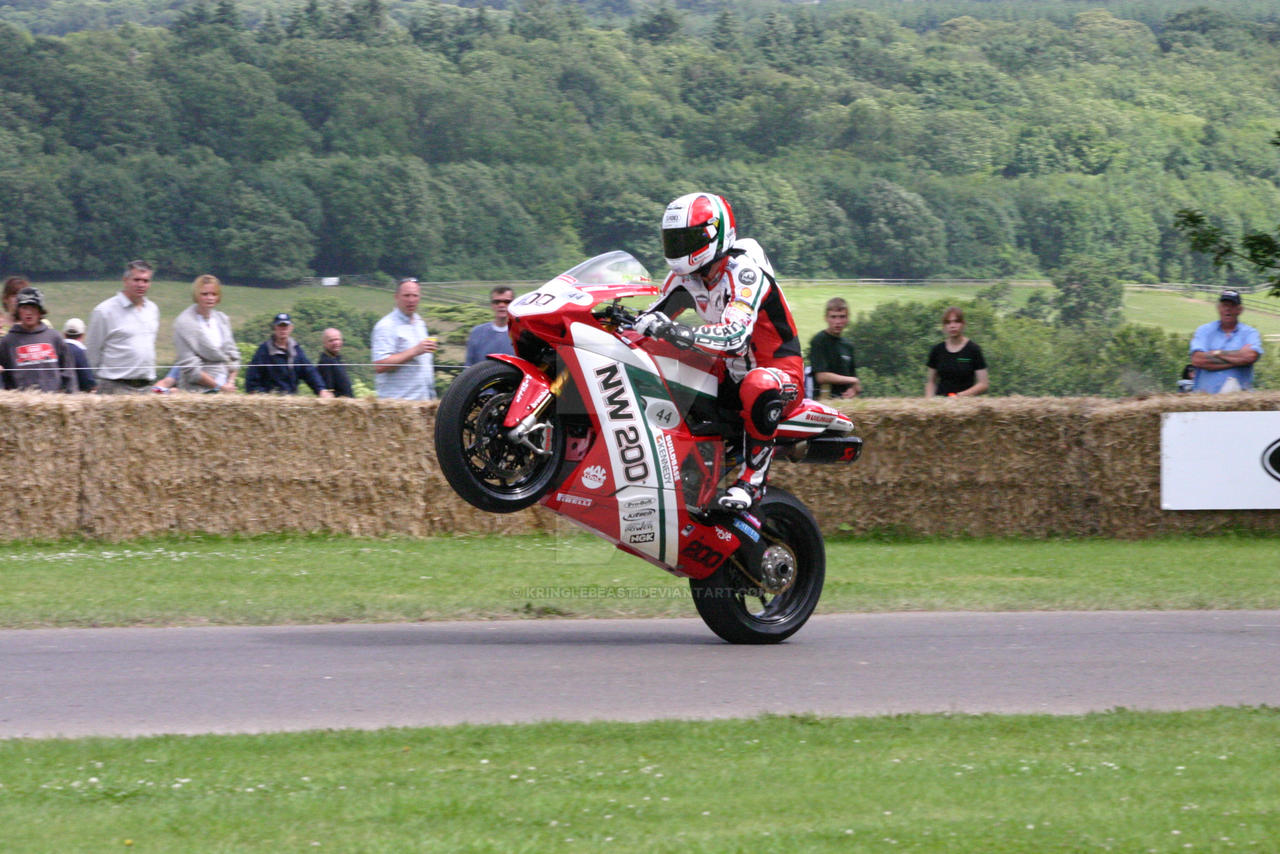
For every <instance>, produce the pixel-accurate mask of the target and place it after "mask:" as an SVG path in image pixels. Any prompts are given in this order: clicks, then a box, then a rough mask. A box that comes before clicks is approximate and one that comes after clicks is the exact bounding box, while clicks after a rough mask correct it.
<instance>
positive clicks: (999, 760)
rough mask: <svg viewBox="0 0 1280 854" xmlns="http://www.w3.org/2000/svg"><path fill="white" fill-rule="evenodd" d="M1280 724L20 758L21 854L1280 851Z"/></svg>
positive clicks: (694, 728) (364, 745)
mask: <svg viewBox="0 0 1280 854" xmlns="http://www.w3.org/2000/svg"><path fill="white" fill-rule="evenodd" d="M1278 762H1280V711H1277V710H1276V709H1265V708H1264V709H1217V710H1210V711H1201V712H1183V713H1150V714H1136V713H1131V712H1126V711H1115V712H1110V713H1105V714H1093V715H1086V716H1081V717H1026V716H1013V717H998V716H939V715H932V716H923V715H907V716H898V717H890V718H872V719H814V718H806V717H762V718H757V719H752V720H739V721H700V722H687V721H664V722H654V723H642V724H621V723H618V724H613V723H611V724H560V723H548V724H536V725H522V726H505V727H494V726H464V727H451V728H441V729H403V730H401V729H396V730H382V731H379V732H352V731H338V732H313V733H295V734H278V735H259V736H200V737H175V736H168V737H161V738H145V739H137V740H124V739H86V740H80V741H9V742H0V827H3V828H4V848H5V850H6V851H14V852H31V854H36V852H50V854H55V853H56V854H67V852H81V851H84V852H90V851H92V852H101V851H113V850H114V851H118V850H127V851H163V852H173V851H182V852H186V854H199V853H200V852H226V851H237V852H244V851H271V852H302V851H343V852H348V851H359V852H404V851H414V852H462V851H468V852H469V851H484V852H514V851H532V852H538V851H590V852H596V851H617V852H631V851H634V852H680V854H684V852H736V851H742V852H746V851H751V852H787V853H788V854H790V852H796V851H806V852H808V851H858V852H861V851H945V852H975V854H992V852H1036V854H1039V852H1048V851H1094V850H1097V851H1108V850H1109V851H1126V852H1185V851H1188V850H1190V851H1237V850H1241V851H1274V850H1276V849H1275V844H1276V840H1277V839H1280V811H1278V810H1277V808H1276V804H1278V803H1280V775H1277V774H1276V773H1275V768H1276V765H1277V763H1278Z"/></svg>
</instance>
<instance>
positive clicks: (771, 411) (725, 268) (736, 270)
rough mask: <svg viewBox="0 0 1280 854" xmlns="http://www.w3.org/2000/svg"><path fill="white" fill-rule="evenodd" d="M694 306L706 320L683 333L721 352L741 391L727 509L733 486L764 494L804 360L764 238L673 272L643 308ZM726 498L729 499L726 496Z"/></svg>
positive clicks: (672, 310)
mask: <svg viewBox="0 0 1280 854" xmlns="http://www.w3.org/2000/svg"><path fill="white" fill-rule="evenodd" d="M686 309H692V310H693V311H694V312H695V313H696V314H697V315H698V317H699V319H700V320H701V321H702V323H701V324H700V325H695V326H693V327H692V329H691V330H690V332H688V333H686V334H685V336H684V337H685V338H686V339H688V340H690V341H691V343H692V346H693V347H696V348H697V349H699V350H702V351H704V352H707V353H710V354H711V355H713V356H717V357H721V358H723V360H724V367H725V374H726V376H725V382H726V383H728V384H729V386H730V387H729V388H728V389H726V391H731V392H733V393H734V394H735V395H736V397H737V405H738V407H739V411H740V415H741V417H742V422H743V426H744V429H745V436H744V442H743V461H742V469H741V471H740V472H739V473H738V479H737V482H736V483H735V484H734V486H733V487H731V488H730V490H729V494H727V495H726V496H725V497H724V498H722V499H721V502H720V503H721V505H722V506H724V507H726V508H730V509H746V507H745V506H744V507H741V508H738V507H736V506H735V505H734V504H733V500H734V499H733V498H732V495H733V494H737V495H742V493H743V492H745V494H746V496H749V500H748V501H745V502H744V503H745V504H747V505H748V506H749V504H750V503H751V502H754V501H758V500H760V499H761V498H762V497H763V496H764V490H765V484H766V482H767V480H768V473H769V463H770V461H771V460H772V457H773V447H774V436H775V435H776V434H777V432H778V424H779V422H781V421H782V418H783V416H784V415H785V414H786V411H787V410H788V409H789V408H791V407H792V406H794V405H796V401H797V398H798V397H799V392H800V389H801V388H803V387H804V360H803V357H802V356H801V349H800V339H799V337H798V336H797V335H796V325H795V321H794V320H792V318H791V309H790V308H789V307H788V306H787V301H786V299H785V298H784V297H783V295H782V290H781V289H780V288H779V287H778V283H777V281H776V280H775V279H774V275H773V265H772V264H770V263H769V259H768V257H767V256H766V255H765V253H764V250H763V249H762V248H761V247H760V244H759V243H757V242H756V241H754V240H739V241H737V243H736V244H735V245H734V248H733V249H731V250H730V251H729V253H728V254H727V255H726V256H725V257H724V258H722V259H720V260H719V261H716V262H714V263H713V264H712V265H711V267H710V269H709V270H708V271H707V272H706V273H702V274H694V275H689V276H682V275H679V274H677V273H671V274H670V275H668V276H667V279H666V281H665V282H663V284H662V291H661V296H660V297H659V298H658V301H657V302H655V303H654V304H653V305H651V306H649V308H648V309H646V310H645V314H652V313H655V312H661V313H662V314H663V315H666V316H667V317H670V318H674V317H676V316H677V315H679V314H680V313H681V312H683V311H684V310H686ZM726 499H728V500H726Z"/></svg>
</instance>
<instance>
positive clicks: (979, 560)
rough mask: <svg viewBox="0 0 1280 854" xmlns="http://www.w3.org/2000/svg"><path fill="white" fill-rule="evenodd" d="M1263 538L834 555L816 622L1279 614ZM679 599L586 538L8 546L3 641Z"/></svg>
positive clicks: (986, 543)
mask: <svg viewBox="0 0 1280 854" xmlns="http://www.w3.org/2000/svg"><path fill="white" fill-rule="evenodd" d="M1275 554H1276V541H1275V538H1272V537H1265V536H1231V535H1220V536H1215V537H1202V538H1195V539H1192V538H1184V537H1173V538H1164V539H1153V540H1142V541H1134V542H1127V541H1113V540H1098V539H1080V540H1058V541H1053V542H1048V543H1046V542H1037V541H1026V540H935V541H909V540H908V541H893V542H884V541H877V540H873V539H853V540H850V539H833V540H829V541H828V543H827V581H826V589H825V591H824V592H823V596H822V600H821V603H820V605H819V611H820V612H825V613H834V612H851V611H857V612H865V611H900V610H1043V609H1078V610H1108V609H1143V608H1152V609H1203V608H1227V609H1232V608H1236V609H1241V608H1244V609H1248V608H1278V607H1280V564H1278V563H1277V561H1276V559H1275ZM694 613H695V612H694V608H693V604H692V601H691V600H690V598H689V596H688V585H687V582H685V581H683V580H681V579H677V578H673V577H671V576H669V575H667V574H665V573H663V572H662V571H660V570H658V569H655V568H654V567H652V566H650V565H649V564H647V563H645V562H643V561H641V560H639V559H638V558H634V557H630V556H627V555H625V554H623V553H621V552H619V551H617V550H616V549H614V548H612V547H611V546H609V545H608V544H607V543H605V542H603V541H602V540H598V539H596V538H593V537H591V536H589V535H586V534H580V533H577V532H573V533H564V534H563V535H527V536H503V537H501V538H500V539H499V538H497V537H442V538H434V539H426V540H413V539H379V540H372V539H355V538H349V537H323V536H311V537H303V536H264V537H255V538H247V539H228V538H217V537H191V538H166V539H156V540H148V541H142V542H135V543H130V544H126V545H106V544H97V543H84V542H72V543H59V544H47V545H29V544H27V545H24V544H11V545H9V546H8V547H7V548H6V550H5V552H4V553H3V555H0V627H6V628H17V627H31V626H129V625H200V624H210V623H212V624H237V625H245V624H252V625H264V624H283V623H325V622H349V621H371V622H387V621H391V622H395V621H413V620H451V619H467V618H473V619H489V618H531V617H617V616H637V617H650V616H667V617H672V616H676V617H679V616H690V617H691V616H693V615H694Z"/></svg>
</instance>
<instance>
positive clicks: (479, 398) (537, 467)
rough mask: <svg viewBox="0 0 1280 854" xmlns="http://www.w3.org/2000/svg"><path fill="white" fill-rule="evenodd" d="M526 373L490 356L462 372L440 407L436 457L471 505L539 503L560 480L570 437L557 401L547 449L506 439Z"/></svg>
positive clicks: (549, 415)
mask: <svg viewBox="0 0 1280 854" xmlns="http://www.w3.org/2000/svg"><path fill="white" fill-rule="evenodd" d="M523 379H524V374H523V373H522V372H521V371H520V369H519V368H516V367H515V366H514V365H509V364H507V363H506V362H499V361H495V360H492V359H486V360H485V361H483V362H480V363H478V364H475V365H472V366H471V367H469V368H467V369H466V370H465V371H463V372H462V373H461V374H460V375H459V376H458V378H457V379H456V380H454V381H453V383H452V384H451V385H450V386H449V389H448V391H446V392H445V394H444V397H443V398H442V399H441V400H440V408H439V409H437V410H436V429H435V445H436V460H437V462H439V464H440V471H441V472H442V473H443V474H444V476H445V479H446V480H447V481H449V485H450V486H452V487H453V489H454V491H455V492H457V493H458V495H459V496H461V497H462V498H463V499H464V500H465V501H466V502H467V503H468V504H471V505H472V506H473V507H478V508H480V509H481V510H487V511H489V512H491V513H514V512H515V511H517V510H523V509H524V508H526V507H529V506H530V505H533V504H535V503H537V501H538V499H540V498H541V497H542V496H543V495H545V494H546V493H547V491H548V490H549V489H551V487H552V486H553V485H554V484H555V481H556V473H557V471H558V470H559V468H560V461H561V460H562V459H563V458H564V447H565V436H564V430H563V429H562V427H561V424H560V422H559V420H558V419H557V418H556V415H555V404H554V403H552V404H551V406H549V407H548V408H547V411H546V412H544V413H543V422H544V423H546V425H547V427H546V431H545V432H544V433H543V434H541V435H540V434H537V433H535V434H533V435H534V436H539V441H541V442H542V443H543V450H545V451H548V453H545V454H539V453H537V452H535V451H534V450H533V449H532V448H530V447H529V446H527V445H523V444H520V443H517V442H513V441H511V440H510V439H508V438H507V430H506V428H504V427H503V424H502V420H503V418H504V416H505V415H506V414H507V409H508V407H509V406H510V404H511V399H512V398H513V397H514V396H515V393H516V390H517V389H518V388H519V387H520V382H521V380H523Z"/></svg>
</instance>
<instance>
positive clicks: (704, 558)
mask: <svg viewBox="0 0 1280 854" xmlns="http://www.w3.org/2000/svg"><path fill="white" fill-rule="evenodd" d="M680 556H681V557H683V558H687V559H688V560H689V561H691V562H692V563H697V564H701V565H702V566H707V567H713V566H718V565H719V564H720V561H721V557H720V553H719V552H717V551H716V550H715V549H713V548H711V546H708V545H707V544H705V543H702V542H699V541H698V540H694V541H693V542H691V543H689V545H687V546H685V547H684V548H683V549H681V550H680Z"/></svg>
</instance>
